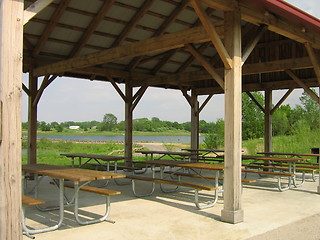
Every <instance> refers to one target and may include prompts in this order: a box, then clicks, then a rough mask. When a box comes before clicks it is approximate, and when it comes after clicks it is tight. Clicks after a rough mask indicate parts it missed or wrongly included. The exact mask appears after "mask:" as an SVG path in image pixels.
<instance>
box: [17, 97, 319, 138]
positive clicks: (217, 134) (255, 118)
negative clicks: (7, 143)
mask: <svg viewBox="0 0 320 240" xmlns="http://www.w3.org/2000/svg"><path fill="white" fill-rule="evenodd" d="M252 95H253V96H254V98H255V99H256V100H257V101H258V102H259V103H260V105H261V106H264V96H263V94H262V93H260V92H254V93H252ZM300 101H301V105H296V106H295V107H293V108H292V107H291V106H290V105H282V106H281V107H279V108H278V109H277V110H276V111H275V112H274V114H273V115H272V132H273V136H278V135H292V134H294V133H295V131H297V130H301V129H305V130H311V131H313V130H317V129H319V126H320V110H319V104H318V103H316V101H314V100H313V99H312V98H311V97H310V96H309V95H308V94H307V93H305V92H304V93H303V94H302V95H301V97H300ZM70 126H79V127H80V129H82V130H84V131H86V130H88V129H97V131H124V130H125V122H124V121H120V122H118V119H117V117H116V116H115V115H113V114H112V113H107V114H105V115H104V117H103V119H102V121H101V122H99V121H87V122H74V121H67V122H62V123H58V122H51V123H46V122H44V121H40V122H38V130H41V131H50V130H56V131H58V132H63V131H65V129H68V128H69V127H70ZM22 127H23V129H27V128H28V123H26V122H24V123H23V126H22ZM199 128H200V129H199V131H200V133H204V134H209V135H211V141H216V142H217V143H223V138H224V137H223V136H224V120H223V119H218V120H217V121H216V122H206V121H205V120H200V123H199ZM177 130H178V131H186V132H190V131H191V122H184V123H178V122H170V121H162V120H160V119H159V118H157V117H153V118H151V119H148V118H139V119H134V120H133V131H143V132H167V131H177ZM242 135H243V139H244V140H246V139H253V138H262V137H263V135H264V113H263V112H262V111H261V109H260V108H259V107H258V106H257V105H256V104H255V103H254V102H253V101H252V100H251V99H250V97H249V96H248V95H247V94H245V93H244V94H243V95H242ZM208 139H209V138H208ZM208 141H209V140H208Z"/></svg>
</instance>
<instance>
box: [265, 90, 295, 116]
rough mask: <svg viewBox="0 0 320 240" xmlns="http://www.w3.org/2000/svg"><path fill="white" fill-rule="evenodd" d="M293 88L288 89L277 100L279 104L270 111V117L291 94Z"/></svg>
mask: <svg viewBox="0 0 320 240" xmlns="http://www.w3.org/2000/svg"><path fill="white" fill-rule="evenodd" d="M293 90H294V88H290V89H289V90H288V91H287V92H286V93H285V94H284V95H283V96H282V98H281V99H280V100H279V102H278V103H277V104H276V105H275V106H274V107H273V108H272V109H271V111H270V114H271V115H272V114H273V113H274V112H275V111H276V110H277V109H278V108H279V107H280V106H281V104H282V103H283V102H284V101H285V100H286V99H287V98H288V97H289V95H290V94H291V93H292V92H293Z"/></svg>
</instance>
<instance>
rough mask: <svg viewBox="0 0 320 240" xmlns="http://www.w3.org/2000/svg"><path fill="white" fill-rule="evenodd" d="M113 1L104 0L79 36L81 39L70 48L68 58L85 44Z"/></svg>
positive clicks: (75, 54)
mask: <svg viewBox="0 0 320 240" xmlns="http://www.w3.org/2000/svg"><path fill="white" fill-rule="evenodd" d="M113 3H114V0H106V1H104V3H103V5H102V6H101V8H100V9H99V12H98V13H97V14H96V16H95V17H94V18H93V19H92V21H91V22H90V24H89V26H88V27H87V28H86V31H85V32H84V34H83V35H82V36H81V39H80V40H79V41H78V43H77V44H76V45H75V47H74V48H73V49H72V52H71V53H70V54H69V58H72V57H74V56H77V55H79V53H80V51H81V50H82V49H83V47H84V46H85V44H86V43H87V42H88V40H89V38H90V37H91V36H92V34H93V32H94V31H95V30H96V28H97V27H98V26H99V24H100V23H101V21H102V20H103V19H104V16H105V15H106V13H107V12H108V11H109V9H110V8H111V7H112V4H113Z"/></svg>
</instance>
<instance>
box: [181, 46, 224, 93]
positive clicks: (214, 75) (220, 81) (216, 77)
mask: <svg viewBox="0 0 320 240" xmlns="http://www.w3.org/2000/svg"><path fill="white" fill-rule="evenodd" d="M186 46H187V48H188V50H189V52H190V53H191V54H192V55H193V56H194V57H195V58H196V59H197V60H198V61H199V62H200V63H201V64H202V66H203V67H204V68H205V69H206V70H207V71H208V72H209V73H210V75H211V76H212V78H213V79H214V80H216V81H217V83H218V84H219V85H220V87H221V88H222V89H224V81H223V79H222V77H221V76H220V75H219V74H218V73H217V72H216V71H215V70H214V68H213V67H212V65H211V64H210V63H209V62H208V61H207V60H206V59H205V58H204V57H203V56H202V55H201V54H200V53H199V52H198V51H197V49H196V48H195V47H194V46H193V45H191V44H187V45H186Z"/></svg>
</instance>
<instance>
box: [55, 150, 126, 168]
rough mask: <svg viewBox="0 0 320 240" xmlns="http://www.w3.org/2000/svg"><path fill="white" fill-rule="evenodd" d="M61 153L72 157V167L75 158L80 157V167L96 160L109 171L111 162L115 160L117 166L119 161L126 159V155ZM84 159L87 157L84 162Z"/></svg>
mask: <svg viewBox="0 0 320 240" xmlns="http://www.w3.org/2000/svg"><path fill="white" fill-rule="evenodd" d="M60 155H62V156H65V157H68V158H70V159H71V162H72V167H75V159H78V161H79V163H78V167H79V168H81V167H82V166H84V165H86V164H88V163H89V162H95V163H97V164H98V165H100V166H101V167H102V168H104V169H105V170H107V171H109V168H110V162H114V166H115V168H116V167H117V162H118V161H122V160H124V159H125V157H124V156H110V155H99V154H87V153H62V154H60ZM82 159H86V160H85V162H84V163H82Z"/></svg>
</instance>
